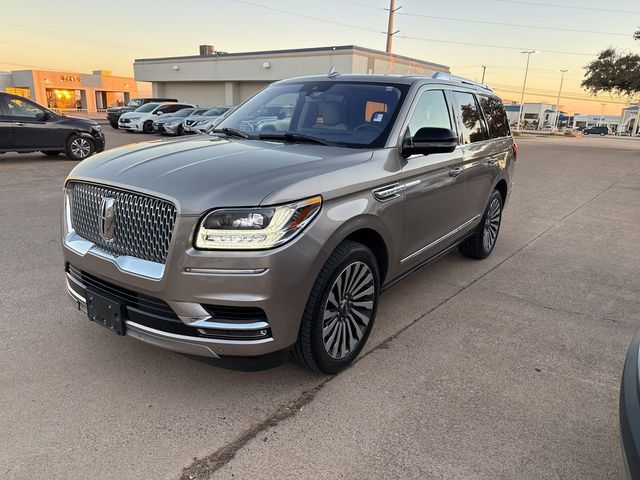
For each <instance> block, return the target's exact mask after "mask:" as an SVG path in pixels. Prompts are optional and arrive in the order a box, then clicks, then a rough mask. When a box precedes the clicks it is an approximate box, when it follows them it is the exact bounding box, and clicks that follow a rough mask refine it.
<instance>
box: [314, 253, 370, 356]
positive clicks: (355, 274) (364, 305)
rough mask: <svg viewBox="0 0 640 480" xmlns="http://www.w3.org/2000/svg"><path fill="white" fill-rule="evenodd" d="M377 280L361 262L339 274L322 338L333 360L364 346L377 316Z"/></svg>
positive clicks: (325, 313)
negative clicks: (372, 319) (363, 341)
mask: <svg viewBox="0 0 640 480" xmlns="http://www.w3.org/2000/svg"><path fill="white" fill-rule="evenodd" d="M374 299H375V280H374V278H373V273H372V272H371V269H370V268H369V266H368V265H367V264H366V263H364V262H360V261H356V262H353V263H351V264H349V265H347V266H346V267H345V268H344V269H343V270H342V272H340V274H339V275H338V277H337V278H336V280H335V282H334V283H333V286H332V287H331V290H329V297H328V298H327V303H326V304H325V307H324V316H323V322H322V339H323V343H324V348H325V350H326V352H327V353H328V354H329V356H330V357H332V358H334V359H336V360H340V359H342V358H344V357H346V356H347V355H348V354H349V353H350V352H353V351H354V350H355V349H356V347H357V346H358V345H359V344H360V342H361V340H362V338H363V336H364V334H365V332H366V331H367V326H368V325H369V322H370V321H371V316H372V314H373V302H374Z"/></svg>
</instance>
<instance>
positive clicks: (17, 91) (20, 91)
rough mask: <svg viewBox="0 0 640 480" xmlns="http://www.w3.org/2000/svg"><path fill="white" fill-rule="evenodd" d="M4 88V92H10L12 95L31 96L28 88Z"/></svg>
mask: <svg viewBox="0 0 640 480" xmlns="http://www.w3.org/2000/svg"><path fill="white" fill-rule="evenodd" d="M4 90H5V92H7V93H12V94H13V95H19V96H21V97H24V98H31V91H30V90H29V89H28V88H22V87H7V88H5V89H4Z"/></svg>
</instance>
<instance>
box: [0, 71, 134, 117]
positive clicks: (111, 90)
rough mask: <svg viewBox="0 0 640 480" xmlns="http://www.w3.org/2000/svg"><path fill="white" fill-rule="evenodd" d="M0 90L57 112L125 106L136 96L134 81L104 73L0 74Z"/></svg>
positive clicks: (43, 72) (22, 72)
mask: <svg viewBox="0 0 640 480" xmlns="http://www.w3.org/2000/svg"><path fill="white" fill-rule="evenodd" d="M0 91H5V92H8V93H13V94H16V95H20V96H22V97H25V98H29V99H31V100H33V101H35V102H37V103H39V104H40V105H44V106H46V107H48V108H50V109H52V110H58V111H62V112H64V111H85V112H96V111H100V110H102V109H106V108H107V107H110V106H115V105H125V104H126V103H127V102H128V101H129V98H130V97H135V96H137V94H138V87H137V84H136V81H135V79H133V78H131V77H115V76H112V75H111V72H109V71H106V70H96V71H94V72H93V73H76V72H55V71H50V70H16V71H12V72H0Z"/></svg>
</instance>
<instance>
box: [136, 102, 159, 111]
mask: <svg viewBox="0 0 640 480" xmlns="http://www.w3.org/2000/svg"><path fill="white" fill-rule="evenodd" d="M157 106H158V104H157V103H145V104H144V105H142V106H141V107H140V108H138V109H136V110H135V111H136V112H141V113H149V112H152V111H153V110H155V108H156V107H157Z"/></svg>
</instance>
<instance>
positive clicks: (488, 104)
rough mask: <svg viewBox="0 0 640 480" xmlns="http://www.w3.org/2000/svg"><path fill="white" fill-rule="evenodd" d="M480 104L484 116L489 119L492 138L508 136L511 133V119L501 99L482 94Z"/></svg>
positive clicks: (488, 124)
mask: <svg viewBox="0 0 640 480" xmlns="http://www.w3.org/2000/svg"><path fill="white" fill-rule="evenodd" d="M480 106H481V107H482V112H483V113H484V118H485V119H486V121H487V127H488V128H489V136H490V137H491V138H500V137H508V136H509V135H511V132H510V131H509V119H508V118H507V114H506V113H505V111H504V107H503V106H502V102H501V101H500V100H498V99H497V98H494V97H485V96H484V95H481V96H480Z"/></svg>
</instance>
